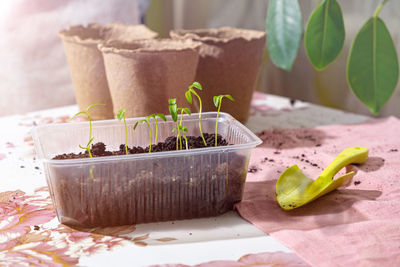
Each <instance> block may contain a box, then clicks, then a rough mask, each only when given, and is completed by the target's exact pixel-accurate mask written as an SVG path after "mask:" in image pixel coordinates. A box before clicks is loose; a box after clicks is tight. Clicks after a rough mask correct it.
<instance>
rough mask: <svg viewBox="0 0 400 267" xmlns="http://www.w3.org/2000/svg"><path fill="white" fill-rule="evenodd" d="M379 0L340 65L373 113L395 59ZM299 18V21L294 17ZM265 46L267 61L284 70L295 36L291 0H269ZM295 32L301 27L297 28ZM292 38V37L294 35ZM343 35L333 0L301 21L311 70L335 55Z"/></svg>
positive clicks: (385, 95) (395, 69)
mask: <svg viewBox="0 0 400 267" xmlns="http://www.w3.org/2000/svg"><path fill="white" fill-rule="evenodd" d="M387 2H388V0H384V1H382V2H381V4H379V6H378V7H377V9H376V11H375V13H374V15H373V17H371V18H370V19H369V20H368V21H367V22H366V23H365V24H364V26H363V27H362V28H361V30H360V31H359V32H358V33H357V35H356V37H355V38H354V40H353V44H352V46H351V49H350V53H349V56H348V60H347V65H346V78H347V83H348V85H349V87H350V88H351V90H352V91H353V92H354V94H355V95H356V97H357V98H358V99H360V100H361V101H362V102H363V103H364V104H365V105H366V106H367V107H368V108H369V110H370V111H371V113H373V114H378V113H379V111H380V110H381V108H382V107H383V106H384V105H385V103H386V102H387V101H388V100H389V99H390V97H391V96H392V94H393V92H394V90H395V88H396V86H397V82H398V78H399V64H398V57H397V52H396V48H395V46H394V43H393V39H392V36H391V35H390V32H389V31H388V29H387V27H386V25H385V23H384V22H383V20H382V19H381V18H379V13H380V11H381V9H382V7H383V6H384V5H385V4H386V3H387ZM299 18H300V20H299ZM266 23H267V25H266V35H267V49H268V52H269V54H270V58H271V60H272V62H273V63H274V64H275V65H276V66H278V67H279V68H282V69H284V70H288V71H289V70H290V69H291V66H292V64H293V61H294V60H295V58H296V55H297V51H298V45H299V43H300V39H299V38H297V37H298V35H299V30H298V28H296V27H300V28H301V11H300V8H298V1H297V0H270V3H269V7H268V12H267V20H266ZM300 34H301V30H300ZM295 37H296V38H295ZM344 40H345V28H344V23H343V15H342V11H341V8H340V5H339V3H338V2H337V1H336V0H323V1H322V2H321V4H320V5H319V6H317V7H316V9H315V10H314V11H313V12H312V14H311V16H310V18H309V19H308V22H307V27H306V31H305V36H304V46H305V49H306V52H307V56H308V58H309V60H310V62H311V63H312V65H313V66H314V68H315V69H316V70H318V71H319V70H323V69H325V68H326V67H327V66H328V65H329V64H330V63H332V62H333V61H334V60H335V59H336V58H337V56H338V55H339V54H340V52H341V50H342V48H343V44H344Z"/></svg>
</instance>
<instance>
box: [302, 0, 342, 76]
mask: <svg viewBox="0 0 400 267" xmlns="http://www.w3.org/2000/svg"><path fill="white" fill-rule="evenodd" d="M344 39H345V29H344V22H343V14H342V10H341V8H340V5H339V4H338V2H337V1H336V0H324V1H322V3H321V4H320V5H319V6H318V7H317V8H316V9H315V10H314V11H313V13H312V14H311V16H310V18H309V19H308V23H307V27H306V32H305V35H304V47H305V49H306V52H307V56H308V58H309V60H310V62H311V64H312V65H313V66H314V68H315V69H317V70H323V69H325V68H326V67H327V66H328V65H329V64H330V63H332V62H333V61H334V60H335V59H336V58H337V57H338V55H339V54H340V51H342V48H343V45H344Z"/></svg>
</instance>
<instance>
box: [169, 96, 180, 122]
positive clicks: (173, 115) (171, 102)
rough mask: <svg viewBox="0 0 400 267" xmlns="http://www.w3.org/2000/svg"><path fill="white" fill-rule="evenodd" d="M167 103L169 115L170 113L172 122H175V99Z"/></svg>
mask: <svg viewBox="0 0 400 267" xmlns="http://www.w3.org/2000/svg"><path fill="white" fill-rule="evenodd" d="M168 103H169V107H168V108H169V113H171V117H172V120H173V121H175V122H176V120H177V119H178V110H177V106H176V98H173V99H169V100H168Z"/></svg>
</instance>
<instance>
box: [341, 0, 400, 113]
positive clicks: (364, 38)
mask: <svg viewBox="0 0 400 267" xmlns="http://www.w3.org/2000/svg"><path fill="white" fill-rule="evenodd" d="M386 2H387V0H385V1H383V2H382V3H381V4H380V5H379V6H378V8H377V9H376V11H375V13H374V15H373V17H371V18H370V19H368V21H367V22H366V23H365V24H364V25H363V27H362V28H361V30H360V31H359V32H358V33H357V35H356V37H355V38H354V41H353V44H352V46H351V50H350V54H349V58H348V61H347V66H346V76H347V82H348V84H349V86H350V88H351V89H352V91H353V92H354V94H355V95H356V96H357V97H358V98H359V99H360V100H361V101H362V102H363V103H364V104H365V105H366V106H367V107H368V108H369V110H370V111H371V113H373V114H375V115H376V114H378V113H379V111H380V109H381V108H382V107H383V106H384V105H385V103H386V102H387V101H388V100H389V99H390V97H391V96H392V94H393V92H394V90H395V88H396V85H397V82H398V78H399V62H398V57H397V52H396V48H395V46H394V43H393V40H392V37H391V35H390V32H389V30H388V29H387V27H386V25H385V23H384V22H383V20H382V19H381V18H379V17H378V16H379V12H380V10H381V9H382V7H383V5H384V4H385V3H386Z"/></svg>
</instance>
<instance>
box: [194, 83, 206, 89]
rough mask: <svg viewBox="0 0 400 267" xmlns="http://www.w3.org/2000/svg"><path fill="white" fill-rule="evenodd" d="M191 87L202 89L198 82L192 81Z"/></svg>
mask: <svg viewBox="0 0 400 267" xmlns="http://www.w3.org/2000/svg"><path fill="white" fill-rule="evenodd" d="M192 87H195V88H197V89H199V90H203V87H202V86H201V84H200V83H199V82H193V84H192Z"/></svg>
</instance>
